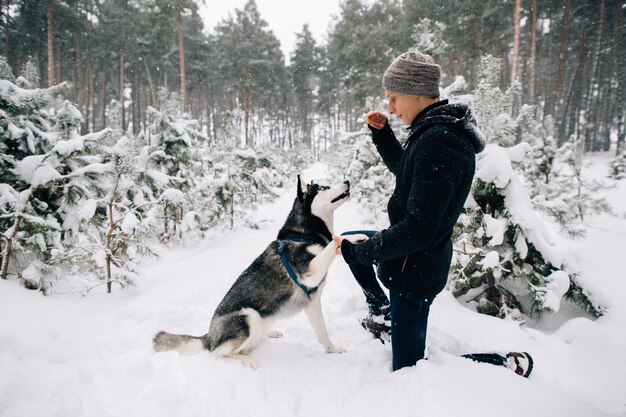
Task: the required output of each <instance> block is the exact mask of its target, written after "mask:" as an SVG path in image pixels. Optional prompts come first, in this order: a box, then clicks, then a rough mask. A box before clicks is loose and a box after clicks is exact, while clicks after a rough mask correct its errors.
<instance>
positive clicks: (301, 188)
mask: <svg viewBox="0 0 626 417" xmlns="http://www.w3.org/2000/svg"><path fill="white" fill-rule="evenodd" d="M306 191H307V186H306V182H305V181H304V180H303V179H302V177H301V176H300V175H298V200H299V201H300V202H301V203H302V202H304V193H306Z"/></svg>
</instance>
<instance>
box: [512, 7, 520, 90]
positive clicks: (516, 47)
mask: <svg viewBox="0 0 626 417" xmlns="http://www.w3.org/2000/svg"><path fill="white" fill-rule="evenodd" d="M521 20H522V0H516V1H515V13H514V16H513V24H514V28H515V29H514V35H513V62H512V63H511V82H512V83H513V82H515V81H519V80H518V78H519V55H520V39H521V32H522V27H521Z"/></svg>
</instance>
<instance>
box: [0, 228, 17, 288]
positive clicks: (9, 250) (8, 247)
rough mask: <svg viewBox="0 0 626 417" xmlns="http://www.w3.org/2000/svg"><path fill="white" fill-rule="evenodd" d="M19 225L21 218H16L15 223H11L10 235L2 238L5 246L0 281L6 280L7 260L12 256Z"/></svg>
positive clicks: (7, 271)
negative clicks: (0, 279)
mask: <svg viewBox="0 0 626 417" xmlns="http://www.w3.org/2000/svg"><path fill="white" fill-rule="evenodd" d="M21 224H22V216H17V218H16V219H15V222H14V223H13V230H11V234H10V235H9V236H3V237H4V238H5V240H6V244H5V246H4V251H3V253H2V268H0V277H1V278H2V279H7V275H8V273H9V259H10V258H11V255H12V254H13V241H14V240H15V237H16V236H17V233H18V232H19V229H20V225H21Z"/></svg>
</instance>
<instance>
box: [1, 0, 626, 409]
mask: <svg viewBox="0 0 626 417" xmlns="http://www.w3.org/2000/svg"><path fill="white" fill-rule="evenodd" d="M212 1H214V0H0V316H2V318H3V320H2V321H1V322H0V369H1V370H2V371H1V372H0V415H1V416H2V417H5V416H6V417H13V416H15V417H18V416H19V417H22V416H30V417H39V416H41V417H48V416H81V417H82V416H95V417H98V416H103V417H104V416H107V417H109V416H142V415H151V416H155V417H161V416H163V417H165V416H168V417H169V416H172V415H176V416H193V417H196V416H250V415H255V416H268V417H269V416H272V417H275V416H289V417H291V416H303V417H304V416H320V415H323V416H346V415H358V416H364V417H365V416H381V415H382V416H385V415H397V416H416V415H420V416H421V415H424V416H432V417H447V416H452V415H460V416H464V417H478V416H480V417H485V416H494V417H495V416H501V415H507V416H511V417H528V416H531V415H532V416H539V417H560V416H565V415H567V416H570V417H590V416H593V417H607V416H617V417H624V416H625V415H626V414H625V413H626V402H625V399H626V380H625V379H624V375H626V361H624V353H625V352H626V333H624V331H623V329H624V327H625V326H626V304H625V303H624V302H623V298H624V294H625V293H626V276H625V273H624V271H626V258H625V257H624V250H625V249H626V147H625V146H624V140H625V118H626V109H625V108H624V95H625V93H626V91H625V86H626V55H625V51H624V47H625V45H624V43H625V38H626V35H625V33H624V32H625V29H626V23H625V14H626V3H625V2H624V0H578V1H573V0H544V1H539V0H482V1H479V0H338V1H337V3H338V4H339V5H340V6H339V10H340V11H339V13H337V14H336V15H334V16H333V17H332V21H331V24H330V25H329V27H328V30H327V33H326V34H325V36H324V40H323V41H320V40H319V39H317V38H316V37H315V36H314V35H313V33H312V31H311V30H310V27H309V26H308V25H307V24H303V26H302V27H301V30H300V31H299V32H298V33H297V34H296V42H295V44H294V45H293V47H292V48H291V52H290V53H289V56H285V55H284V52H283V51H284V50H285V49H284V48H283V47H284V45H281V43H280V41H279V39H278V37H277V36H276V35H275V33H274V32H273V30H272V27H271V25H270V24H269V23H268V22H267V21H266V20H264V16H263V14H262V13H261V12H260V8H259V5H260V4H262V3H261V2H262V0H256V1H255V0H247V2H246V3H245V5H244V6H242V7H241V8H237V9H235V10H234V11H233V12H232V13H231V14H230V15H229V16H227V17H225V18H223V19H222V20H221V21H219V23H217V24H216V25H215V26H214V27H207V26H205V24H204V23H203V19H202V12H203V10H205V9H203V8H206V6H207V5H208V4H209V3H210V2H212ZM287 1H291V0H287ZM287 1H285V3H287ZM293 1H294V2H296V0H293ZM307 1H308V0H307ZM257 2H258V3H257ZM320 7H322V6H320ZM288 18H290V16H288V15H287V14H286V15H285V19H288ZM409 49H415V50H418V51H421V52H426V53H428V54H430V55H432V56H433V57H434V59H435V61H436V62H438V63H440V64H441V67H442V79H441V83H440V93H441V98H443V99H449V100H450V101H451V102H460V103H464V104H468V105H469V106H470V107H471V109H472V112H473V114H474V115H475V116H476V119H477V123H478V127H479V128H480V130H481V131H482V132H483V133H484V135H485V137H486V140H487V145H486V148H485V150H484V151H482V152H481V153H480V154H478V155H477V156H476V173H475V176H474V179H473V183H472V189H471V191H470V195H469V197H468V198H467V201H466V202H465V205H464V209H463V212H462V214H461V216H460V218H459V219H458V222H457V223H456V226H455V229H454V231H453V236H452V240H453V245H454V253H453V258H452V264H451V267H450V271H449V275H448V282H447V286H446V288H445V290H443V291H442V292H441V293H439V295H437V297H436V298H435V300H434V302H433V304H432V306H431V310H430V311H431V312H430V315H429V322H428V339H427V349H426V350H427V359H428V360H420V361H418V363H417V364H416V365H415V366H414V367H410V368H405V369H402V370H400V371H397V372H391V368H390V363H391V357H392V352H391V347H390V344H389V343H386V344H385V343H383V344H381V343H380V340H378V339H375V338H373V337H372V335H371V334H370V333H369V332H367V331H366V330H365V329H364V328H362V327H361V321H360V320H361V315H365V314H366V312H367V305H366V303H365V300H364V297H363V293H362V291H361V288H360V287H359V286H358V284H357V283H356V281H355V280H354V279H353V276H352V274H351V273H350V270H349V268H348V265H346V264H345V262H343V261H342V260H341V259H339V257H337V259H336V260H335V261H334V262H333V264H332V265H331V267H330V269H329V272H328V276H327V280H326V284H327V287H326V289H325V293H324V297H323V300H322V306H323V310H324V316H325V321H326V325H327V326H328V333H329V335H331V336H332V338H333V341H336V343H338V346H342V347H345V348H346V350H347V352H346V353H344V354H341V355H329V354H326V353H325V352H323V350H320V347H319V346H318V344H317V342H316V340H315V337H314V332H313V331H312V330H311V328H310V326H309V325H308V324H307V322H306V317H305V316H304V315H303V314H300V315H296V316H295V317H293V318H291V319H290V320H289V321H287V320H284V321H283V319H279V320H278V325H279V326H277V327H280V330H281V331H284V337H282V338H281V339H280V340H277V341H275V340H268V341H266V342H265V343H263V344H262V345H261V346H259V347H258V348H256V349H255V350H254V351H253V352H252V353H251V356H252V357H255V358H259V359H261V361H260V362H262V363H263V365H262V367H261V368H260V369H259V370H258V371H252V370H250V369H245V368H243V367H241V366H240V365H239V364H238V363H235V361H229V360H225V359H223V358H220V357H218V355H212V354H210V353H209V352H208V351H207V352H202V353H200V354H198V355H196V356H193V357H185V358H182V357H180V356H178V355H177V354H170V353H156V352H154V350H153V347H152V338H153V337H154V335H155V333H156V332H157V331H159V330H162V329H164V330H167V331H170V330H171V331H173V332H180V333H185V334H192V335H199V334H202V333H203V332H206V330H207V328H208V325H209V319H210V317H211V315H212V314H213V313H214V311H215V309H216V306H217V305H218V303H219V302H220V300H221V299H222V297H223V296H224V294H225V293H226V291H227V290H228V288H229V287H230V286H231V284H232V282H233V281H234V280H235V279H236V277H237V276H238V274H239V273H241V271H242V270H243V269H244V268H245V267H246V266H247V265H249V264H250V261H251V260H252V259H254V258H256V257H257V256H258V254H259V253H261V251H262V250H263V248H265V247H266V245H267V244H268V243H269V242H272V241H273V240H274V239H276V235H277V232H278V230H279V228H280V226H281V225H282V224H283V222H284V220H285V218H286V216H287V214H288V212H289V210H290V208H291V205H292V203H293V201H294V198H295V194H296V178H299V177H297V175H303V177H304V178H305V179H306V180H308V181H311V180H316V181H320V182H324V183H327V184H328V183H337V182H343V181H345V180H349V181H350V184H351V190H350V192H351V196H350V199H349V201H347V202H346V203H345V204H344V205H343V206H342V207H340V208H339V209H338V210H337V213H336V216H335V218H334V223H335V230H334V232H335V233H337V234H339V233H342V232H344V231H346V230H362V229H376V230H380V229H383V228H386V227H388V225H389V220H388V214H387V212H386V207H387V201H388V200H389V198H390V196H391V194H392V193H393V190H394V184H395V178H394V176H393V174H392V173H390V172H389V170H388V169H387V167H386V166H385V165H384V163H383V161H382V160H381V157H380V155H379V153H378V152H377V150H376V147H375V146H374V144H373V143H372V140H371V133H370V130H369V129H367V127H366V124H365V121H364V115H365V114H366V113H367V112H368V111H370V110H377V111H380V112H383V113H385V114H388V113H387V112H388V107H387V106H388V103H387V100H386V99H385V92H384V90H383V88H382V85H381V78H382V74H383V72H384V71H385V69H386V68H387V66H388V65H389V64H390V63H391V62H392V61H393V59H394V58H395V57H396V56H397V55H399V54H401V53H403V52H405V51H407V50H409ZM389 123H390V124H391V126H392V128H393V130H394V131H395V132H396V134H397V135H398V139H399V140H400V141H401V142H402V141H404V140H405V139H406V134H407V133H406V130H405V129H404V127H405V126H404V125H403V124H402V122H401V120H399V119H398V118H397V117H394V116H391V117H389ZM320 292H321V291H320ZM272 330H273V329H272ZM511 351H520V352H529V353H531V354H532V356H533V357H534V358H535V368H534V371H533V374H532V375H531V376H530V378H521V377H520V376H518V375H516V374H515V373H514V372H511V370H510V369H506V368H504V367H499V366H492V365H488V364H487V365H486V364H478V363H474V362H472V361H470V360H467V359H464V358H462V357H461V355H464V354H467V353H473V352H499V353H502V354H506V353H507V352H511Z"/></svg>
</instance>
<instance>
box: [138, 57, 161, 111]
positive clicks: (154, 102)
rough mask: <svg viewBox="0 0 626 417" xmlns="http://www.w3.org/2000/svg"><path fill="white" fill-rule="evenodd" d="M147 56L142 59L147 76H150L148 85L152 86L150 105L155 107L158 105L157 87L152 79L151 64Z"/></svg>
mask: <svg viewBox="0 0 626 417" xmlns="http://www.w3.org/2000/svg"><path fill="white" fill-rule="evenodd" d="M146 59H147V58H145V57H142V58H141V61H142V62H143V65H144V68H145V70H146V71H145V73H146V77H147V78H148V86H149V87H150V105H151V106H153V107H154V108H156V107H157V98H156V89H155V88H154V83H153V81H152V71H150V66H149V65H148V61H147V60H146Z"/></svg>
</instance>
